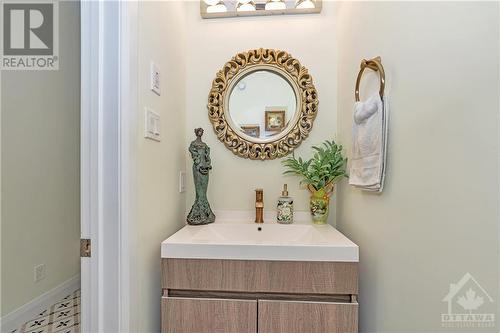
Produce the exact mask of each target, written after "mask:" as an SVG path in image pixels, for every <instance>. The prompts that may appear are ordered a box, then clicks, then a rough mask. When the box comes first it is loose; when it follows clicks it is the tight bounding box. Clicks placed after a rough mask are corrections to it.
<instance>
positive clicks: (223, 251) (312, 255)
mask: <svg viewBox="0 0 500 333" xmlns="http://www.w3.org/2000/svg"><path fill="white" fill-rule="evenodd" d="M215 214H216V216H217V219H216V221H215V223H212V224H207V225H202V226H191V225H187V226H185V227H183V228H182V229H181V230H179V231H178V232H176V233H175V234H173V235H172V236H170V237H169V238H167V239H166V240H165V241H163V242H162V244H161V257H162V258H184V259H195V258H196V259H233V260H282V261H344V262H358V261H359V249H358V246H357V245H356V244H354V243H353V242H352V241H351V240H349V239H348V238H347V237H346V236H344V235H343V234H342V233H341V232H340V231H338V230H337V229H335V228H333V227H332V226H331V225H315V224H312V223H311V222H309V221H308V213H306V212H296V213H295V217H294V218H295V222H294V223H293V224H289V225H287V224H278V223H276V222H275V216H274V215H275V213H274V214H272V213H266V214H265V215H264V223H263V224H257V223H254V222H253V219H252V218H251V217H250V214H248V213H247V212H216V213H215ZM259 228H260V230H259Z"/></svg>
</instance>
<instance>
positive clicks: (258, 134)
mask: <svg viewBox="0 0 500 333" xmlns="http://www.w3.org/2000/svg"><path fill="white" fill-rule="evenodd" d="M228 106H229V108H228V112H227V114H226V116H227V117H228V118H229V119H228V121H229V122H230V123H231V127H233V128H234V129H235V130H236V131H239V132H240V134H242V136H246V139H248V140H251V141H254V142H271V141H273V140H275V139H276V138H277V137H279V136H280V134H282V133H284V132H286V130H287V129H288V127H289V126H290V125H291V124H293V120H295V118H296V117H295V116H296V113H297V97H296V95H295V90H294V88H293V87H292V85H291V84H290V83H289V82H288V81H287V80H286V79H285V78H284V77H283V76H282V75H280V74H278V73H276V72H275V71H272V70H266V69H257V70H255V71H251V72H250V73H248V74H245V75H242V76H241V77H240V78H239V79H237V80H235V81H234V84H233V85H232V90H231V92H230V93H229V103H228Z"/></svg>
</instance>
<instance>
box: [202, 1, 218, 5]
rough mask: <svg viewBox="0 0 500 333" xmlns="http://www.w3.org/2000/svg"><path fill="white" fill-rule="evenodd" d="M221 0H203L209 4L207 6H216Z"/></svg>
mask: <svg viewBox="0 0 500 333" xmlns="http://www.w3.org/2000/svg"><path fill="white" fill-rule="evenodd" d="M219 1H220V0H203V2H204V3H206V4H207V6H215V5H217V4H218V3H219Z"/></svg>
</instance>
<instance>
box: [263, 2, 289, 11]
mask: <svg viewBox="0 0 500 333" xmlns="http://www.w3.org/2000/svg"><path fill="white" fill-rule="evenodd" d="M265 8H266V10H283V9H286V4H285V1H283V0H268V1H267V3H266V7H265Z"/></svg>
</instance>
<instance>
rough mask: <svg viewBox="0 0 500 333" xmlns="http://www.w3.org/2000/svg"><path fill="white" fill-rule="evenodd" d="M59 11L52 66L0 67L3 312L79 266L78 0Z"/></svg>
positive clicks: (67, 275) (44, 288)
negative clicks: (39, 271)
mask: <svg viewBox="0 0 500 333" xmlns="http://www.w3.org/2000/svg"><path fill="white" fill-rule="evenodd" d="M59 11H60V14H59V15H60V21H59V26H60V31H61V33H60V42H59V45H60V66H59V70H58V71H3V72H2V90H1V95H2V99H1V110H2V124H1V126H2V152H1V154H2V217H1V218H2V239H1V262H2V285H1V290H2V297H1V299H2V300H1V301H2V306H1V308H2V312H1V315H2V316H3V315H5V314H7V313H9V312H11V311H12V310H14V309H16V308H18V307H20V306H22V305H23V304H25V303H27V302H29V301H30V300H32V299H34V298H35V297H37V296H39V295H41V294H43V293H45V292H46V291H48V290H50V289H52V288H54V287H56V286H58V285H59V284H61V283H63V282H64V281H66V280H68V279H70V278H72V277H73V276H75V275H77V274H79V272H80V260H79V259H80V258H79V239H80V184H79V181H80V175H79V172H80V141H79V140H80V29H79V24H78V22H79V20H80V7H79V3H78V2H61V3H60V6H59ZM42 263H44V264H45V265H46V273H47V277H46V278H45V279H44V280H42V281H40V282H38V283H34V282H33V268H34V266H35V265H38V264H42Z"/></svg>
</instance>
